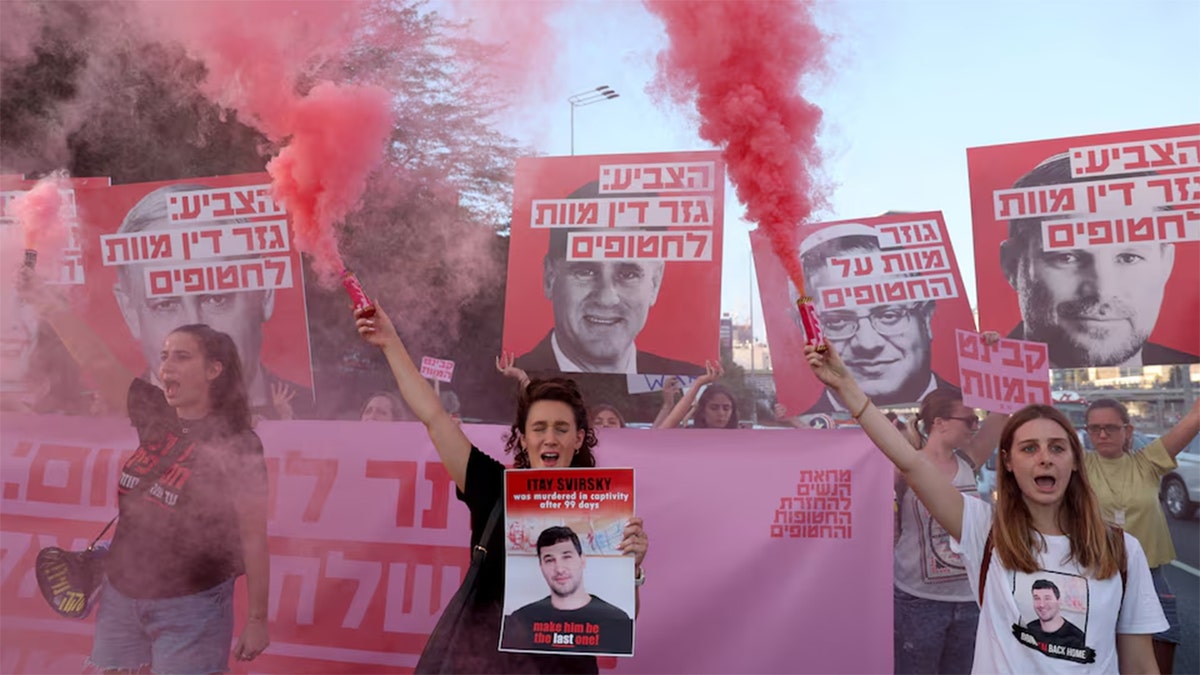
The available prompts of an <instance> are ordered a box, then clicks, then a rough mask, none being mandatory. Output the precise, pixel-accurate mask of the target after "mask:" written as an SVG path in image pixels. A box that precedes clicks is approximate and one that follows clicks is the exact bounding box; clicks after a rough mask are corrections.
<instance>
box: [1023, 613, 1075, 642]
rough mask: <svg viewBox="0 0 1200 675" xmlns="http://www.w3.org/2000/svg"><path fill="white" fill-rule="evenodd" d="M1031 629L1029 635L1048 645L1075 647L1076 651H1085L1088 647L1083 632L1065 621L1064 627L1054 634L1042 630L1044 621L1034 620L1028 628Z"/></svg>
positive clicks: (1060, 627)
mask: <svg viewBox="0 0 1200 675" xmlns="http://www.w3.org/2000/svg"><path fill="white" fill-rule="evenodd" d="M1026 628H1027V629H1029V634H1030V635H1032V636H1033V637H1034V638H1035V639H1037V641H1038V642H1045V643H1046V644H1052V645H1060V646H1063V647H1074V648H1075V649H1083V648H1084V647H1086V646H1087V645H1086V644H1084V642H1085V640H1086V637H1085V636H1084V634H1083V631H1081V630H1079V627H1078V626H1076V625H1075V624H1073V623H1071V622H1070V621H1067V620H1066V619H1063V625H1061V626H1059V627H1058V630H1056V631H1054V632H1053V633H1047V632H1046V631H1044V630H1042V620H1041V619H1034V620H1033V621H1030V622H1029V625H1027V626H1026Z"/></svg>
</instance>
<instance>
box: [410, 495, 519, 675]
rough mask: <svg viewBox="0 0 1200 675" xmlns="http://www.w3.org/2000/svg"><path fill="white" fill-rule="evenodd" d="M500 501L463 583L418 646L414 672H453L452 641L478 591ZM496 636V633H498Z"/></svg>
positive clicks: (493, 511)
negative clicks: (479, 579)
mask: <svg viewBox="0 0 1200 675" xmlns="http://www.w3.org/2000/svg"><path fill="white" fill-rule="evenodd" d="M503 505H504V501H503V500H497V501H496V506H495V507H494V508H493V509H492V513H491V515H490V516H488V521H487V524H486V525H484V527H483V533H482V535H481V536H480V537H479V543H478V544H476V545H475V547H474V548H472V549H471V567H470V568H469V569H468V570H467V575H466V577H464V578H463V582H462V586H459V587H458V591H457V592H455V593H454V597H453V598H450V602H449V604H447V605H446V609H445V610H443V611H442V616H441V617H440V618H439V619H438V622H437V625H436V626H434V628H433V632H432V633H430V634H429V641H428V642H426V643H425V649H423V650H421V658H420V659H419V660H418V661H417V668H416V670H414V671H413V672H414V673H415V674H416V675H428V674H431V673H436V674H439V675H440V674H441V673H452V672H454V668H453V665H452V664H453V661H452V659H451V658H450V655H451V654H452V653H454V651H455V645H456V643H458V642H459V633H460V631H461V630H462V627H463V619H464V618H465V615H466V612H467V607H469V606H470V605H471V603H472V602H473V601H474V599H475V594H476V592H477V591H478V588H477V586H478V577H479V569H480V568H481V567H483V559H484V558H486V557H487V554H488V550H487V548H486V547H485V545H486V544H487V543H488V541H489V540H490V539H491V536H492V532H493V531H494V530H495V529H496V521H498V520H500V512H501V510H502V509H503ZM498 638H499V636H497V639H498ZM459 649H461V646H460V647H459Z"/></svg>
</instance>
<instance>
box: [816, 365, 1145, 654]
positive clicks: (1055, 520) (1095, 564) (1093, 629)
mask: <svg viewBox="0 0 1200 675" xmlns="http://www.w3.org/2000/svg"><path fill="white" fill-rule="evenodd" d="M825 346H826V347H827V351H825V352H824V353H822V352H818V351H817V350H816V348H815V347H813V346H811V345H808V346H805V349H804V353H805V357H806V358H807V359H808V362H809V364H810V365H811V366H812V369H813V372H814V373H815V374H816V376H817V377H818V379H820V380H821V381H822V382H824V383H825V384H826V385H827V386H829V387H830V388H831V389H832V390H833V391H835V392H836V393H837V395H838V397H839V398H840V399H841V401H842V402H843V403H844V404H845V406H846V407H847V409H848V410H850V411H852V417H853V418H854V419H855V420H857V421H858V422H859V423H860V424H861V425H862V427H863V429H864V431H866V433H867V435H868V436H869V437H870V438H871V440H872V441H874V443H875V445H877V446H878V447H879V448H880V450H882V451H883V453H884V454H885V455H886V456H887V457H888V459H890V460H891V461H892V462H893V463H894V464H895V465H896V467H897V468H898V469H899V470H900V471H901V473H902V474H903V476H904V479H905V480H906V481H907V482H908V484H909V485H910V486H911V489H912V491H913V492H914V493H916V496H917V497H918V498H919V499H920V500H921V502H922V503H923V504H924V505H925V506H926V507H927V508H928V509H929V512H930V514H931V515H932V517H933V519H934V520H936V521H937V522H938V523H939V524H940V525H941V526H942V527H943V528H945V530H946V532H947V534H948V535H949V536H950V537H951V538H952V539H953V540H954V542H953V544H952V547H953V550H955V551H956V552H958V553H959V554H960V555H961V556H962V558H963V563H964V566H965V567H966V571H967V576H968V578H969V580H970V582H971V587H972V588H978V589H979V596H978V597H977V600H978V602H979V604H980V608H981V611H980V620H979V627H978V630H977V632H976V641H975V657H974V662H973V666H972V671H973V672H979V673H1033V672H1068V671H1069V672H1076V671H1075V668H1077V667H1078V666H1077V664H1089V666H1088V669H1089V670H1090V671H1091V672H1107V673H1116V672H1118V669H1119V670H1120V672H1125V673H1129V672H1145V673H1155V672H1158V665H1157V663H1156V662H1155V659H1154V649H1153V646H1152V645H1151V635H1152V634H1154V633H1157V632H1159V631H1162V630H1165V629H1166V628H1167V625H1168V624H1167V621H1166V619H1165V617H1164V616H1163V611H1162V608H1161V607H1160V606H1159V603H1158V601H1157V600H1156V599H1155V597H1154V590H1153V582H1152V580H1151V578H1150V569H1149V567H1148V565H1147V564H1146V556H1145V554H1144V553H1143V551H1142V547H1141V544H1139V543H1138V541H1137V539H1135V538H1134V537H1133V536H1132V535H1130V534H1128V533H1120V532H1119V531H1115V530H1113V529H1111V528H1109V526H1108V525H1107V524H1106V523H1105V522H1104V520H1103V518H1102V517H1101V513H1100V505H1099V503H1098V501H1097V499H1096V494H1095V493H1094V492H1093V491H1092V488H1091V486H1090V485H1089V483H1088V478H1087V475H1086V473H1085V472H1083V471H1080V470H1079V469H1080V468H1081V467H1082V466H1083V463H1084V458H1083V446H1082V445H1081V444H1080V442H1079V438H1078V436H1077V435H1076V434H1075V432H1074V430H1073V429H1072V427H1071V423H1070V421H1069V420H1068V419H1067V418H1066V417H1065V416H1064V415H1063V414H1062V413H1061V412H1060V411H1058V410H1057V409H1055V408H1053V407H1051V406H1047V405H1029V406H1026V407H1024V408H1022V409H1020V410H1019V411H1017V412H1016V413H1014V414H1013V415H1012V416H1011V417H1010V418H1009V420H1008V422H1007V423H1006V424H1005V425H1004V428H1003V429H1002V430H1001V434H1000V443H999V448H1000V465H1001V467H1002V470H1001V471H1000V473H999V475H998V477H997V481H998V483H997V493H998V494H997V498H996V505H995V507H994V510H995V512H996V515H995V517H993V507H992V506H990V505H988V504H986V503H984V502H983V501H982V500H980V499H977V498H975V497H972V496H964V495H963V493H962V492H961V491H959V490H958V489H957V488H955V486H954V484H953V482H952V481H950V480H947V476H946V475H945V474H944V473H943V472H942V471H941V470H939V468H938V466H937V464H936V463H935V462H934V461H932V460H931V454H930V453H926V452H918V451H917V449H916V448H914V447H912V445H910V444H909V443H908V442H907V441H906V440H905V439H904V436H903V434H901V433H900V432H899V431H898V430H897V429H896V428H895V427H894V426H893V425H892V423H891V422H890V421H889V420H888V419H887V418H886V417H885V416H884V415H883V413H882V412H881V411H880V410H879V409H878V408H876V407H875V406H874V405H873V404H872V403H871V399H870V398H868V397H867V395H866V394H864V393H863V391H862V389H861V388H860V387H859V386H858V383H857V382H856V381H855V379H854V377H853V376H852V375H850V373H849V371H848V370H847V368H846V365H845V364H844V363H843V362H842V359H841V357H840V356H839V355H838V353H837V350H836V349H835V348H834V347H833V346H831V345H830V344H829V342H828V341H826V343H825ZM993 553H994V555H993ZM989 570H990V573H989ZM1035 575H1036V578H1048V577H1052V576H1053V577H1061V578H1063V579H1070V580H1072V583H1076V584H1079V585H1080V586H1081V588H1080V590H1079V592H1078V593H1076V594H1075V595H1073V596H1072V597H1073V602H1074V606H1076V607H1078V608H1079V609H1080V611H1082V612H1083V613H1084V614H1085V616H1086V619H1087V620H1086V621H1085V622H1083V623H1084V625H1085V626H1086V630H1085V633H1086V647H1085V648H1084V649H1078V648H1073V647H1069V646H1067V645H1057V644H1051V643H1046V642H1040V643H1039V642H1038V641H1037V639H1036V638H1035V637H1034V636H1033V635H1032V634H1031V633H1030V632H1029V629H1028V628H1027V627H1026V626H1027V624H1028V623H1029V622H1030V621H1032V620H1033V618H1034V617H1035V616H1036V612H1035V610H1034V609H1033V606H1032V599H1031V594H1030V593H1029V591H1028V589H1029V588H1031V587H1032V584H1033V583H1034V582H1035V581H1036V578H1035ZM981 579H982V581H981ZM1060 661H1067V662H1069V663H1061V662H1060Z"/></svg>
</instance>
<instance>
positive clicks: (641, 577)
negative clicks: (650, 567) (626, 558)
mask: <svg viewBox="0 0 1200 675" xmlns="http://www.w3.org/2000/svg"><path fill="white" fill-rule="evenodd" d="M644 583H646V568H645V567H639V568H638V569H637V576H636V577H634V578H633V585H634V586H641V585H642V584H644Z"/></svg>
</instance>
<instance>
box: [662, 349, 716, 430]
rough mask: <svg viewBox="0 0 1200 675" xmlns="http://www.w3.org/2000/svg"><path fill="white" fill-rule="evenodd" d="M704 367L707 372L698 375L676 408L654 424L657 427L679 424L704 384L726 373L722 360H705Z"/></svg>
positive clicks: (671, 427) (672, 426)
mask: <svg viewBox="0 0 1200 675" xmlns="http://www.w3.org/2000/svg"><path fill="white" fill-rule="evenodd" d="M704 367H705V369H706V370H707V372H706V373H704V374H703V375H701V376H700V377H697V378H696V381H695V382H692V386H690V387H688V390H687V393H686V394H684V395H683V398H681V399H679V402H678V403H676V404H675V407H674V408H671V412H670V413H669V414H667V416H666V417H665V418H663V420H662V422H660V423H658V424H655V425H654V428H655V429H673V428H675V427H677V426H679V425H680V423H682V422H683V420H684V418H686V417H687V415H688V411H690V410H691V409H692V405H693V404H695V402H696V395H697V394H699V393H700V390H701V389H703V388H704V385H707V384H711V383H713V382H716V381H717V378H719V377H721V376H722V375H724V374H725V369H724V368H722V367H721V362H720V360H718V361H715V362H713V361H705V362H704Z"/></svg>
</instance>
